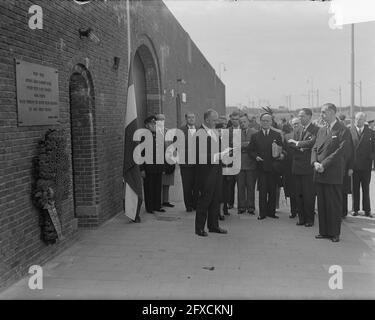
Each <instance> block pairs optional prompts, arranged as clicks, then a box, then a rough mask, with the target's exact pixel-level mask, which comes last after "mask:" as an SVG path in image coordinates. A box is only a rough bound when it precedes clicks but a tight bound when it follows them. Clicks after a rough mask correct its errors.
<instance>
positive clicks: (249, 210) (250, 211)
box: [247, 209, 255, 216]
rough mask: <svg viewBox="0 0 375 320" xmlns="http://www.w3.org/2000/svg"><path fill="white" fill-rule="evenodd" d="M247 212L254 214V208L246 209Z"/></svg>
mask: <svg viewBox="0 0 375 320" xmlns="http://www.w3.org/2000/svg"><path fill="white" fill-rule="evenodd" d="M247 213H248V214H251V215H252V216H253V215H255V210H254V209H248V210H247Z"/></svg>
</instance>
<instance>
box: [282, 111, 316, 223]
mask: <svg viewBox="0 0 375 320" xmlns="http://www.w3.org/2000/svg"><path fill="white" fill-rule="evenodd" d="M298 117H299V119H300V120H301V125H302V128H301V129H302V130H300V131H299V132H298V136H297V137H296V139H290V140H289V141H288V142H289V143H290V144H292V147H293V149H294V152H293V160H292V174H293V179H294V183H295V189H294V190H295V191H296V202H297V208H298V209H297V212H298V220H299V221H298V222H297V225H299V226H302V225H305V226H306V227H311V226H313V224H314V214H315V212H314V209H315V197H316V195H315V186H314V182H313V174H314V171H313V167H312V166H311V149H312V148H313V146H314V144H315V141H316V136H317V133H318V130H319V128H318V127H317V126H316V125H314V124H313V123H312V122H311V118H312V111H311V109H308V108H303V109H302V110H301V111H300V112H299V113H298Z"/></svg>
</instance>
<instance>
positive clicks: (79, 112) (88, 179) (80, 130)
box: [69, 65, 99, 227]
mask: <svg viewBox="0 0 375 320" xmlns="http://www.w3.org/2000/svg"><path fill="white" fill-rule="evenodd" d="M69 97H70V122H71V145H72V169H73V197H74V212H75V216H76V218H78V225H79V226H81V227H90V226H96V225H97V223H98V214H99V212H98V204H99V200H98V194H97V190H98V185H97V183H98V176H97V175H98V170H97V159H96V137H95V94H94V86H93V82H92V79H91V76H90V73H89V72H88V70H87V69H86V68H85V67H84V66H83V65H76V66H75V67H74V70H73V73H72V75H71V77H70V82H69Z"/></svg>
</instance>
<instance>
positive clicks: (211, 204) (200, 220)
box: [195, 109, 227, 237]
mask: <svg viewBox="0 0 375 320" xmlns="http://www.w3.org/2000/svg"><path fill="white" fill-rule="evenodd" d="M218 118H219V115H218V113H217V112H216V111H215V110H213V109H209V110H207V111H206V112H205V113H204V120H203V123H202V126H201V128H200V129H199V130H198V131H197V133H196V151H197V153H196V159H197V162H196V163H197V164H196V178H197V180H198V181H197V182H198V202H197V209H196V216H195V233H196V234H197V235H198V236H202V237H206V236H207V235H208V234H207V232H206V231H205V230H204V228H205V224H206V220H207V227H208V231H209V232H215V233H221V234H224V233H227V231H226V230H224V229H222V228H220V227H219V215H220V199H219V197H220V194H221V187H222V186H221V184H220V179H221V170H222V167H221V163H220V162H219V161H214V153H216V152H218V151H219V135H218V133H217V132H216V130H215V127H216V123H217V121H218ZM204 142H207V145H206V146H205V143H204Z"/></svg>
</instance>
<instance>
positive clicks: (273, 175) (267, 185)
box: [248, 113, 284, 220]
mask: <svg viewBox="0 0 375 320" xmlns="http://www.w3.org/2000/svg"><path fill="white" fill-rule="evenodd" d="M260 124H261V129H260V130H259V131H258V132H257V133H255V134H253V135H252V136H251V140H250V144H249V147H248V154H249V156H250V157H252V158H253V159H254V160H256V161H257V166H258V185H259V216H258V220H263V219H265V218H266V217H271V218H276V219H278V216H276V214H275V213H276V188H277V179H278V176H279V175H280V173H279V172H278V171H279V169H278V168H280V167H281V165H280V161H279V160H283V159H284V154H283V153H281V154H280V155H279V157H278V158H274V157H273V154H272V149H273V146H272V145H273V143H276V144H277V145H278V146H280V147H281V146H282V138H281V135H280V133H278V132H276V131H275V130H273V129H272V128H271V125H272V116H271V115H270V114H269V113H264V114H262V115H261V117H260Z"/></svg>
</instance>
